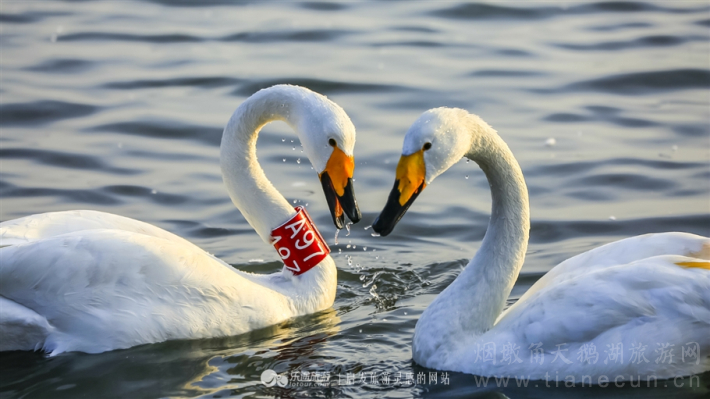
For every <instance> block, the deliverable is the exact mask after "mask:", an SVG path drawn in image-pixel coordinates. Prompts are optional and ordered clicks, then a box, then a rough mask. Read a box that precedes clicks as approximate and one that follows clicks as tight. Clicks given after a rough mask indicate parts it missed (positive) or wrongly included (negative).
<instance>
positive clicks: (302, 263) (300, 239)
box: [271, 206, 330, 276]
mask: <svg viewBox="0 0 710 399" xmlns="http://www.w3.org/2000/svg"><path fill="white" fill-rule="evenodd" d="M294 209H296V215H294V216H293V217H292V218H291V219H289V220H288V221H286V222H285V223H284V224H282V225H281V226H279V227H277V228H275V229H273V230H271V244H272V245H273V246H274V248H276V252H278V253H279V256H281V260H282V261H283V262H284V265H285V266H286V268H287V269H288V270H290V271H292V272H293V274H295V275H297V276H298V275H299V274H303V273H305V272H307V271H309V270H311V269H312V268H313V267H314V266H315V265H317V264H319V263H320V262H321V261H322V260H323V259H325V258H326V256H328V254H329V253H330V247H328V244H326V243H325V240H324V239H323V236H321V235H320V232H318V229H316V226H315V225H314V224H313V221H312V220H311V217H310V216H308V212H306V208H304V207H302V206H299V207H297V208H294Z"/></svg>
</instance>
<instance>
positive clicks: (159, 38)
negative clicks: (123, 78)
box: [57, 32, 205, 43]
mask: <svg viewBox="0 0 710 399" xmlns="http://www.w3.org/2000/svg"><path fill="white" fill-rule="evenodd" d="M57 40H58V41H63V42H79V41H99V42H105V41H120V42H144V43H194V42H201V41H204V40H205V39H203V38H200V37H197V36H192V35H187V34H181V33H173V34H164V35H134V34H130V33H109V32H79V33H69V34H66V35H61V36H59V37H57Z"/></svg>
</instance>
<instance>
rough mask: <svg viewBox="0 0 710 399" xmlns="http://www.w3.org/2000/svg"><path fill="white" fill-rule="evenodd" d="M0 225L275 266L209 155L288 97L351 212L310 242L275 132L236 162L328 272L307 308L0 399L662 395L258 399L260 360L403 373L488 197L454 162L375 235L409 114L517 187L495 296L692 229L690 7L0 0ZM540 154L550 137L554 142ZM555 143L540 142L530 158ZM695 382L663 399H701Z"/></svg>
mask: <svg viewBox="0 0 710 399" xmlns="http://www.w3.org/2000/svg"><path fill="white" fill-rule="evenodd" d="M0 27H1V29H2V33H1V35H0V46H1V48H2V59H1V63H2V65H1V68H2V69H1V72H2V75H1V76H0V83H1V85H0V99H1V104H0V128H1V129H2V131H1V132H2V133H1V135H0V144H1V146H0V193H1V195H2V202H1V203H0V204H1V207H0V219H1V220H9V219H12V218H16V217H21V216H25V215H28V214H33V213H39V212H46V211H59V210H69V209H97V210H102V211H107V212H112V213H116V214H119V215H124V216H128V217H132V218H136V219H140V220H144V221H146V222H149V223H153V224H155V225H157V226H160V227H162V228H165V229H167V230H169V231H171V232H174V233H176V234H178V235H180V236H182V237H185V238H187V239H189V240H191V241H193V242H195V243H197V244H198V245H199V246H201V247H202V248H204V249H205V250H207V251H209V252H211V253H214V254H216V255H217V256H219V257H220V258H222V259H225V260H226V261H228V262H229V263H231V264H233V265H234V266H235V267H237V268H240V269H244V270H249V271H253V272H259V273H267V272H274V271H277V270H279V269H280V263H279V262H278V261H277V259H278V258H277V256H276V253H275V251H274V250H273V249H272V248H270V247H268V246H267V245H265V244H263V243H262V242H261V241H260V239H259V238H258V236H257V235H256V233H254V232H253V230H252V229H251V227H250V226H249V225H248V224H247V223H246V221H245V219H244V217H242V215H241V214H240V213H239V211H237V210H236V209H235V208H234V207H233V205H232V203H231V201H230V200H229V198H228V196H227V194H226V191H225V189H224V187H223V185H222V178H221V175H220V170H219V163H218V148H219V141H220V137H221V132H222V128H223V126H224V124H225V123H226V121H227V119H228V118H229V116H230V115H231V113H232V111H233V110H234V109H235V108H236V107H237V106H238V105H239V104H240V103H241V102H242V101H243V100H244V99H245V98H246V97H248V96H249V95H251V94H252V93H254V92H255V91H256V90H258V89H261V88H264V87H268V86H270V85H273V84H276V83H292V84H299V85H303V86H306V87H309V88H311V89H313V90H315V91H318V92H321V93H323V94H326V95H328V96H329V97H330V98H331V99H333V100H334V101H336V102H337V103H338V104H340V105H341V106H342V107H343V108H344V109H345V110H346V111H347V112H348V114H349V115H350V117H351V118H352V120H353V122H354V123H355V126H356V127H357V129H358V141H357V145H356V149H355V155H356V165H357V166H356V170H355V177H356V183H355V185H356V193H357V197H358V201H359V203H360V205H361V209H362V211H363V221H362V222H361V223H359V224H357V225H355V226H353V229H352V232H351V234H350V235H349V236H345V232H343V233H342V234H341V235H340V239H339V242H340V243H339V245H334V244H333V238H332V237H333V236H334V234H335V228H334V227H333V224H332V222H331V220H330V216H329V214H328V211H327V206H326V203H325V200H324V196H323V194H322V192H321V189H320V184H319V182H318V179H317V178H316V176H315V173H314V171H313V170H312V169H311V167H310V164H309V163H308V162H307V160H306V159H305V157H304V154H303V153H302V152H301V147H300V144H299V142H298V139H297V138H296V136H295V134H293V133H292V132H291V131H290V130H289V129H288V127H287V126H286V125H285V124H281V123H275V124H271V125H268V126H267V127H266V128H265V129H264V131H263V132H262V134H261V136H260V138H259V143H258V151H259V159H260V161H261V163H262V165H263V166H264V169H265V170H266V172H267V175H268V176H269V178H270V179H271V180H272V181H273V182H274V184H275V185H276V187H277V188H278V189H279V190H280V191H281V192H282V193H284V194H285V196H286V197H287V198H288V199H289V200H290V201H292V202H294V204H302V205H307V206H308V209H309V211H310V213H311V215H312V217H313V218H314V219H315V221H316V223H317V224H318V225H319V226H320V229H321V232H322V233H323V234H324V235H325V236H326V237H330V239H329V243H330V244H331V247H332V248H333V251H334V258H335V260H336V263H337V264H338V268H339V270H338V272H339V275H338V277H339V287H338V294H337V298H336V301H335V304H334V305H333V308H332V309H331V310H328V311H325V312H322V313H320V314H316V315H312V316H307V317H302V318H299V319H296V320H292V321H289V322H287V323H284V324H283V325H279V326H274V327H272V328H267V329H265V330H261V331H257V332H254V333H252V334H247V335H245V336H239V337H232V338H228V339H213V340H201V341H176V342H166V343H161V344H156V345H144V346H140V347H136V348H132V349H128V350H121V351H114V352H109V353H104V354H99V355H85V354H80V353H68V354H63V355H60V356H57V357H53V358H47V357H45V356H44V355H41V354H33V353H17V352H16V353H3V354H1V355H0V370H1V371H0V378H1V381H0V396H1V397H3V398H20V397H22V398H48V397H52V398H65V397H66V398H74V397H123V398H128V397H131V398H141V397H205V398H211V397H228V396H237V397H245V396H250V397H255V396H258V397H263V396H283V397H302V396H331V397H411V396H439V397H447V398H448V397H454V396H461V397H471V396H474V395H481V396H486V397H487V396H490V397H498V396H499V395H503V394H505V395H507V396H509V397H557V396H559V397H567V396H572V395H576V396H585V397H595V396H602V395H603V396H606V397H609V396H621V397H623V396H632V395H641V396H643V397H665V396H669V395H674V394H678V395H680V394H681V393H679V392H676V390H675V388H673V387H669V388H667V389H658V390H643V389H640V388H636V389H611V388H607V389H602V388H595V389H590V388H584V389H579V388H577V389H575V390H574V391H573V390H571V389H570V388H562V387H560V388H554V387H553V388H548V387H545V386H544V385H540V386H539V387H537V388H536V387H533V386H530V387H529V388H527V389H522V388H515V387H507V388H493V387H489V388H483V387H478V386H477V384H476V382H475V381H474V380H473V378H472V377H471V376H467V375H462V374H455V373H452V374H451V376H450V377H451V380H450V384H449V385H443V384H441V380H439V381H438V382H440V383H439V384H437V385H434V384H430V383H426V384H416V383H415V384H413V385H409V386H402V385H401V384H399V385H398V384H389V385H385V384H380V385H375V384H372V383H370V382H369V381H368V382H367V383H357V384H354V385H351V386H338V385H337V384H336V385H334V386H331V387H328V388H313V387H312V388H293V387H291V388H278V387H271V388H267V387H265V386H264V385H262V384H261V382H260V379H259V376H260V374H261V373H262V371H263V370H264V369H269V368H270V369H273V370H275V371H277V372H279V373H283V372H291V371H299V370H301V371H317V372H329V373H331V375H333V376H334V377H333V378H334V379H335V380H337V377H335V376H337V375H338V374H343V375H344V374H346V373H362V372H376V373H379V374H380V375H382V374H383V373H390V375H392V376H394V375H395V374H397V373H415V374H416V373H419V372H422V371H423V372H426V373H428V372H429V371H430V370H426V369H422V368H420V367H419V366H416V365H414V364H413V363H412V361H411V352H410V347H411V336H412V333H413V331H414V325H415V323H416V320H417V318H418V316H419V315H420V314H421V312H422V311H423V310H424V309H425V308H426V306H427V305H428V304H429V303H430V302H431V301H432V299H433V298H434V297H435V295H436V294H438V293H439V292H441V291H442V290H443V289H444V288H445V287H446V286H447V285H448V284H449V283H451V281H453V279H454V278H455V277H456V275H457V274H458V273H459V271H460V270H461V268H462V267H463V266H464V265H465V264H466V262H467V259H468V258H470V257H471V256H472V255H473V254H474V252H475V250H476V248H478V246H479V245H480V241H481V239H482V237H483V235H484V233H485V230H486V226H487V223H488V217H489V209H490V195H489V190H488V185H487V182H486V181H485V178H484V176H483V174H482V173H481V172H480V170H479V169H478V167H477V166H476V165H475V164H474V163H468V162H465V161H464V160H462V161H461V162H459V163H458V164H457V165H455V166H454V168H452V170H450V171H448V172H447V173H445V174H444V175H442V176H441V177H439V178H438V179H437V181H436V182H435V183H434V184H432V185H431V186H430V187H429V188H427V190H425V191H424V192H423V194H422V195H421V196H420V197H419V199H417V201H416V203H415V204H414V205H413V207H412V208H411V210H410V212H409V213H408V214H407V216H406V217H405V218H404V219H403V220H402V222H401V223H400V225H399V226H398V228H397V229H396V230H395V232H394V233H393V234H392V235H391V236H388V237H386V238H374V237H371V236H370V231H366V230H364V227H365V226H367V225H369V224H371V223H372V221H373V219H374V217H375V216H376V215H377V214H378V212H379V210H380V209H381V207H382V206H383V204H384V202H385V199H386V198H387V195H388V193H389V189H390V188H391V184H392V181H393V178H394V167H395V165H396V163H397V160H398V158H399V154H400V149H401V141H402V137H403V135H404V132H405V131H406V129H407V127H408V126H409V125H410V124H411V123H412V122H413V121H414V120H415V119H416V118H417V116H418V115H419V114H420V113H421V112H423V111H424V110H426V109H428V108H432V107H437V106H444V105H445V106H456V107H462V108H465V109H467V110H469V111H471V112H474V113H477V114H479V115H481V116H482V117H483V118H484V119H485V120H486V121H487V122H489V123H490V124H491V125H492V126H493V127H494V128H496V129H497V130H498V131H499V133H500V134H501V136H502V137H503V138H504V139H505V140H506V141H507V142H508V144H509V145H510V147H511V149H512V150H513V152H514V153H515V155H516V157H517V159H518V160H519V162H520V164H521V166H522V169H523V172H524V173H525V176H526V179H527V183H528V187H529V190H530V194H531V211H532V231H531V243H530V244H531V245H530V248H529V252H528V256H527V260H526V264H525V266H524V267H523V270H522V275H521V277H520V278H519V280H518V283H517V285H516V287H515V289H514V290H513V293H512V295H511V298H510V299H511V301H514V300H515V299H516V298H518V297H519V296H520V295H521V294H522V293H523V292H525V290H526V289H527V288H528V287H529V286H530V285H532V284H533V283H534V282H535V281H536V280H537V279H538V278H539V277H540V276H541V275H542V274H544V273H545V272H546V271H548V270H550V269H551V268H552V267H553V266H554V265H555V264H556V263H558V262H560V261H562V260H564V259H566V258H568V257H570V256H572V255H575V254H577V253H579V252H581V251H586V250H589V249H591V248H594V247H596V246H598V245H600V244H604V243H608V242H610V241H613V240H616V239H619V238H622V237H626V236H630V235H636V234H642V233H648V232H660V231H668V230H678V231H687V232H693V233H698V234H703V235H710V129H709V124H710V90H709V89H710V70H709V66H710V65H709V61H708V60H709V59H710V58H709V57H710V40H709V39H710V38H709V35H710V6H709V5H708V3H707V2H706V1H672V2H671V1H666V2H658V3H651V2H572V1H570V2H545V3H537V4H536V3H528V2H525V3H523V2H503V3H463V2H453V1H451V2H448V1H417V2H384V1H383V2H320V1H318V2H280V1H259V2H256V1H255V2H234V3H226V2H223V1H214V0H212V1H206V2H188V1H167V0H154V1H135V2H130V1H111V2H89V1H83V2H51V1H3V2H2V9H1V13H0ZM553 139H554V140H553ZM553 143H554V144H553ZM709 381H710V378H708V377H707V376H704V378H703V380H702V384H701V385H702V386H701V387H700V388H696V389H692V390H687V389H686V390H684V392H682V395H684V397H702V396H703V395H707V392H708V386H709V385H710V382H709Z"/></svg>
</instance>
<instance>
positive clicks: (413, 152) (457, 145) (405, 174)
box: [372, 108, 491, 236]
mask: <svg viewBox="0 0 710 399" xmlns="http://www.w3.org/2000/svg"><path fill="white" fill-rule="evenodd" d="M488 129H491V128H490V127H489V126H488V125H487V124H486V123H485V122H483V120H481V119H480V118H478V117H477V116H475V115H471V114H469V113H468V112H467V111H465V110H462V109H458V108H434V109H430V110H428V111H426V112H424V113H423V114H422V115H421V116H420V117H419V118H418V119H417V120H416V121H415V122H414V124H412V126H411V127H410V128H409V130H408V131H407V134H406V135H405V136H404V144H403V146H402V156H401V158H400V159H399V163H398V164H397V172H396V177H395V182H394V187H393V188H392V191H391V192H390V195H389V198H388V199H387V204H386V205H385V207H384V209H383V210H382V212H381V213H380V215H379V216H378V217H377V219H375V223H373V225H372V228H373V230H375V232H377V233H379V234H380V235H382V236H386V235H388V234H389V233H391V232H392V230H393V229H394V227H395V225H396V224H397V222H399V220H400V219H401V218H402V216H404V214H405V213H406V212H407V209H409V207H410V206H411V205H412V203H413V202H414V200H415V199H416V198H417V197H418V196H419V194H420V193H421V192H422V190H424V188H425V187H426V186H427V185H428V184H431V182H432V181H433V180H434V179H435V178H436V177H437V176H439V175H440V174H442V173H443V172H444V171H446V170H447V169H449V168H450V167H451V166H453V165H454V164H455V163H456V162H458V161H459V160H460V159H461V158H462V157H463V156H465V155H467V154H468V153H469V151H471V150H473V148H472V143H473V142H474V139H475V136H476V135H482V134H485V132H487V131H488Z"/></svg>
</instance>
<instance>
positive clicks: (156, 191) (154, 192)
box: [150, 189, 158, 194]
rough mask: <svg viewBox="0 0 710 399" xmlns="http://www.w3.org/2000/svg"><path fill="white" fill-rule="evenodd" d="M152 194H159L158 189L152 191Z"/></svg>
mask: <svg viewBox="0 0 710 399" xmlns="http://www.w3.org/2000/svg"><path fill="white" fill-rule="evenodd" d="M150 193H151V194H158V190H156V189H153V190H151V192H150Z"/></svg>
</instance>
